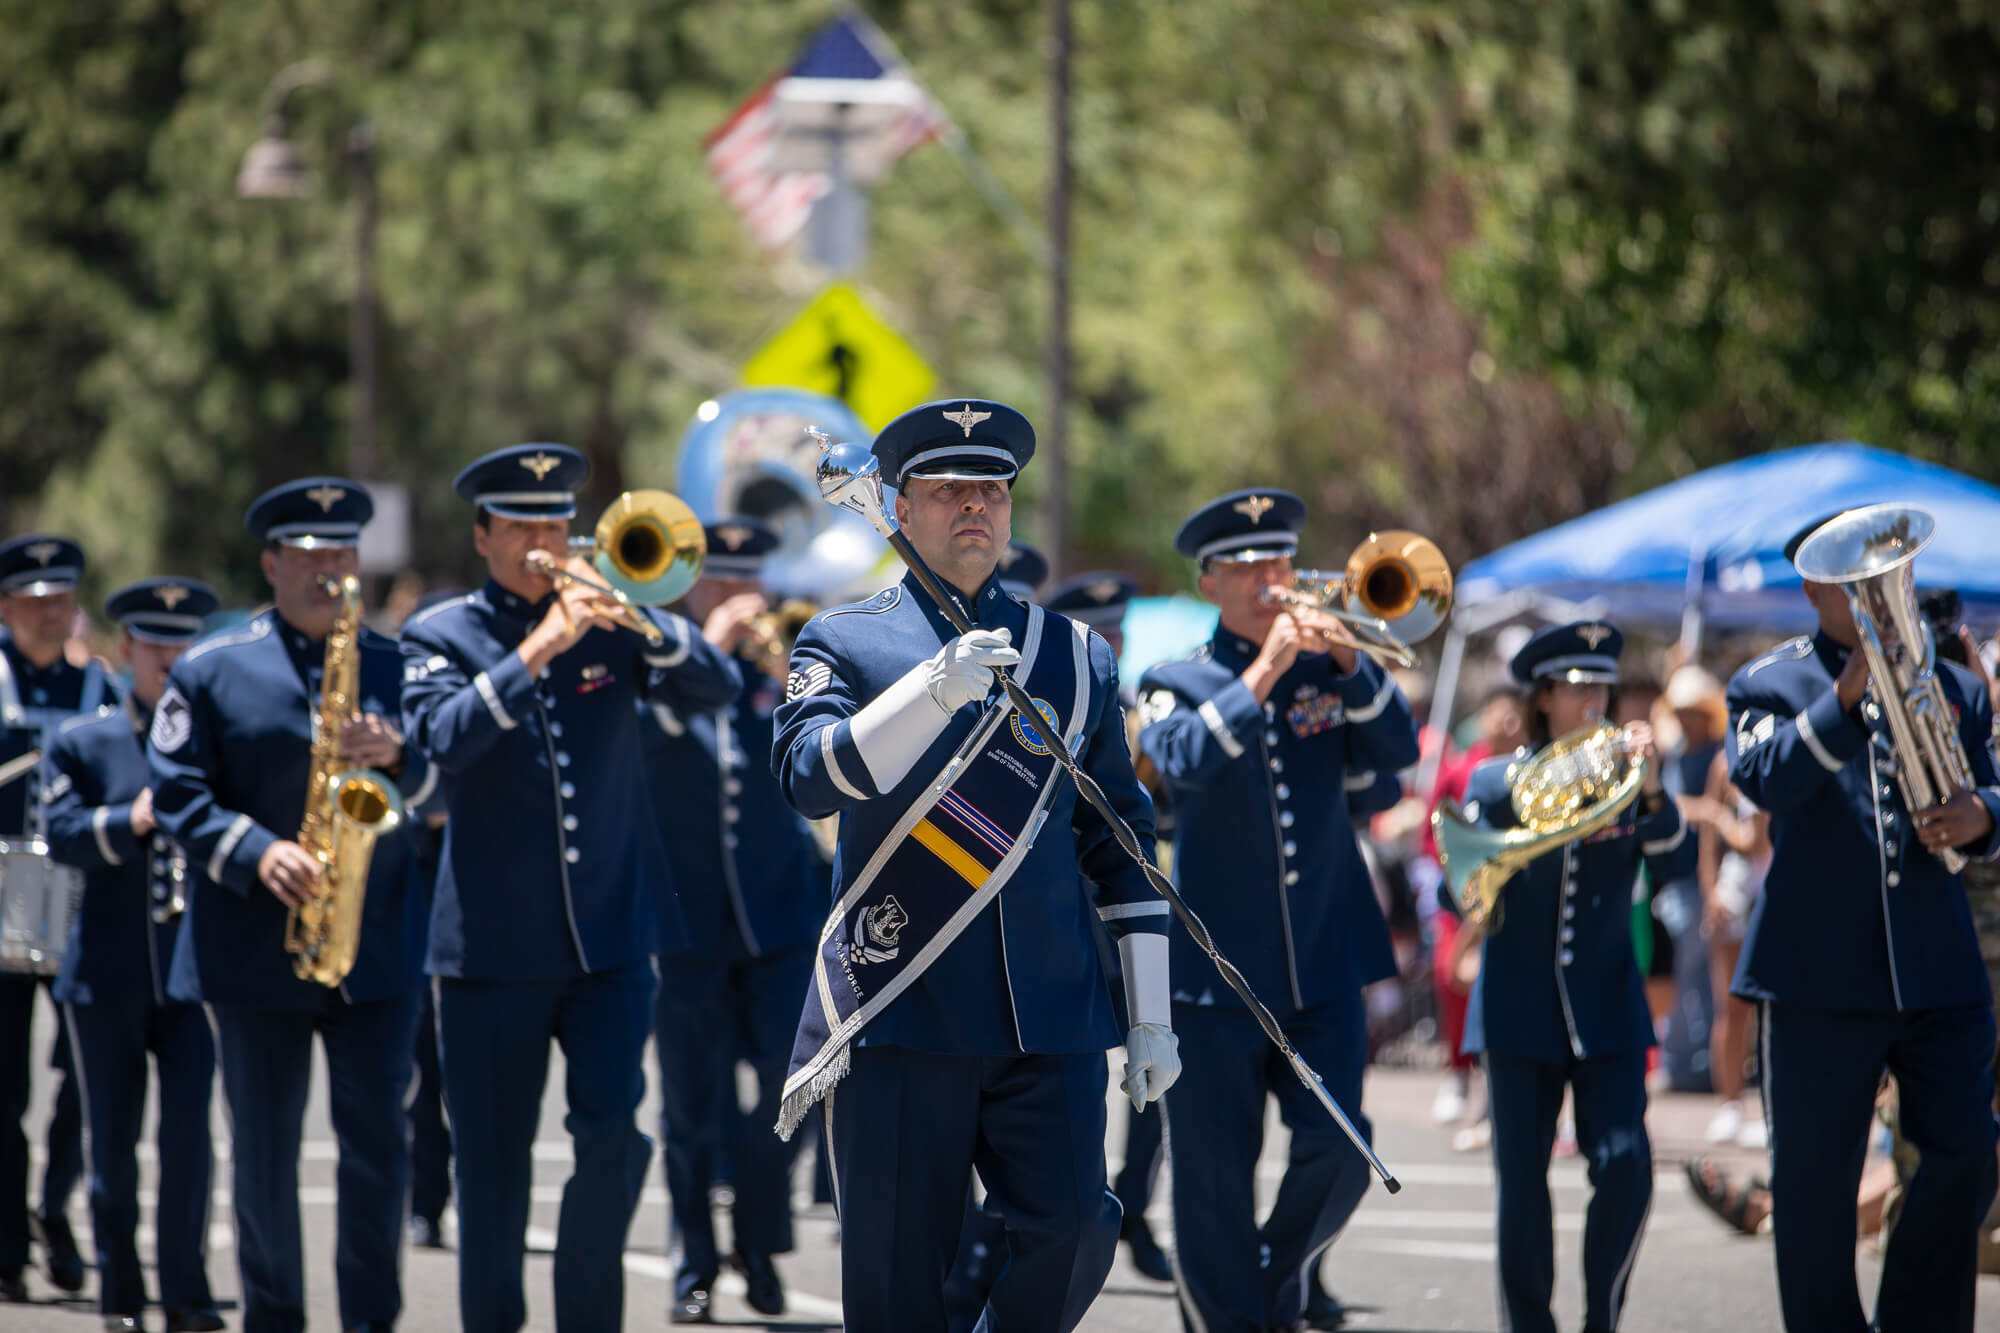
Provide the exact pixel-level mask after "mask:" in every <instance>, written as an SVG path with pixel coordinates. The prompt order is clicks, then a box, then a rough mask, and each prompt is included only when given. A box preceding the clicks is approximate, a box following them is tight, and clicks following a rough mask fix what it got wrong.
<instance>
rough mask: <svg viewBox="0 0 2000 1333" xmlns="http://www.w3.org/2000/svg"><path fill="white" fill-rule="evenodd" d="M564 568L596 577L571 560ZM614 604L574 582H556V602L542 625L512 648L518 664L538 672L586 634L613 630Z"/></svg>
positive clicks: (529, 632)
mask: <svg viewBox="0 0 2000 1333" xmlns="http://www.w3.org/2000/svg"><path fill="white" fill-rule="evenodd" d="M564 568H565V569H568V570H569V571H570V572H571V573H574V574H581V575H583V576H585V577H588V578H591V579H595V578H596V577H597V572H596V571H595V570H593V569H591V567H590V566H589V565H587V564H585V563H584V562H583V561H582V560H580V559H577V558H575V557H572V558H571V559H570V560H569V561H567V562H566V563H565V565H564ZM615 605H616V603H615V602H612V601H611V600H610V599H609V598H607V597H605V595H604V594H603V593H601V592H599V591H598V590H597V589H595V588H588V587H585V586H584V585H583V584H581V583H578V582H575V581H574V580H565V581H564V582H561V583H558V584H557V585H556V599H555V601H554V602H553V603H552V604H551V605H550V606H549V609H548V611H547V612H546V613H545V614H544V615H543V616H542V623H541V624H539V625H537V626H535V627H534V628H533V629H531V630H529V631H528V637H527V638H525V639H523V640H521V646H520V647H519V648H518V649H516V651H517V652H518V653H519V654H520V656H521V661H522V664H523V665H525V666H526V667H527V668H528V670H529V672H531V673H533V672H539V671H540V670H541V669H542V668H543V667H545V666H547V665H548V664H549V663H550V662H552V661H554V660H555V659H556V658H558V657H560V656H562V654H564V653H566V652H568V651H569V650H570V649H572V648H574V647H575V646H576V645H577V644H578V643H579V642H580V641H581V640H582V639H583V636H584V635H586V634H588V633H590V631H592V630H594V629H615V628H617V625H618V622H617V621H616V620H614V619H612V616H611V612H610V611H609V610H608V608H610V607H612V606H615Z"/></svg>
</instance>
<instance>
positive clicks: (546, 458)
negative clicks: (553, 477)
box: [521, 453, 562, 481]
mask: <svg viewBox="0 0 2000 1333" xmlns="http://www.w3.org/2000/svg"><path fill="white" fill-rule="evenodd" d="M521 466H522V467H524V468H526V469H528V471H530V472H532V473H534V474H535V480H536V481H542V480H544V479H546V478H547V477H548V475H549V473H551V472H554V471H555V470H556V469H557V468H559V467H561V466H562V459H560V458H557V457H556V456H555V455H554V454H547V453H534V454H529V455H528V456H527V457H526V458H524V459H522V460H521Z"/></svg>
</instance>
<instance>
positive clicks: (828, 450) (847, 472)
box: [806, 426, 1403, 1194]
mask: <svg viewBox="0 0 2000 1333" xmlns="http://www.w3.org/2000/svg"><path fill="white" fill-rule="evenodd" d="M806 433H807V434H808V435H811V436H812V437H813V438H814V439H815V440H817V441H819V447H820V457H819V468H818V471H817V477H818V481H819V493H820V496H821V498H823V499H824V500H825V501H826V502H827V503H828V504H831V505H838V506H839V507H840V508H842V509H847V510H851V511H853V512H854V513H857V514H859V515H861V517H863V518H865V519H867V520H868V522H869V524H870V525H872V526H873V527H874V529H875V531H877V532H879V533H881V534H882V536H883V538H884V539H885V540H886V541H887V542H888V543H889V545H890V546H892V547H894V548H895V551H896V554H897V555H899V556H901V557H902V559H903V563H904V564H906V565H908V566H909V567H910V572H911V573H913V574H915V575H916V576H917V582H918V583H920V584H922V585H923V589H924V591H925V592H926V593H927V594H929V596H930V599H931V600H932V601H933V602H936V603H937V606H938V610H940V611H942V612H943V613H944V615H945V618H946V619H947V620H949V621H951V624H952V628H954V629H956V630H957V631H958V632H959V633H960V634H969V633H971V631H972V625H971V624H970V622H968V621H967V620H966V618H965V613H964V612H962V611H960V610H959V608H958V602H957V600H956V599H955V598H953V597H952V596H951V595H950V594H949V593H947V592H946V591H945V590H944V588H943V586H942V585H940V584H939V583H938V581H937V575H935V574H933V573H931V571H930V567H929V566H928V565H926V564H925V563H924V558H923V557H922V556H920V555H918V554H917V548H916V547H914V546H912V545H910V539H909V538H908V537H905V536H904V535H903V534H902V532H901V531H899V530H898V529H897V527H896V525H895V524H894V523H891V522H890V521H889V515H888V513H887V512H886V511H885V510H884V508H883V506H882V469H881V464H880V463H879V462H878V461H877V460H876V458H875V456H874V455H873V454H871V453H869V452H868V451H867V450H866V449H864V448H862V447H861V446H860V445H858V444H835V443H834V441H833V438H832V437H831V436H829V435H828V434H827V433H826V432H825V431H822V430H818V429H816V428H814V427H811V426H808V427H806ZM993 674H994V675H995V676H998V677H999V678H1000V684H1001V686H1002V687H1003V688H1005V689H1006V691H1007V699H1008V701H1009V702H1010V703H1012V704H1013V705H1014V707H1015V709H1016V710H1017V711H1019V713H1020V714H1021V716H1022V717H1030V718H1032V717H1039V716H1040V714H1039V713H1038V712H1037V711H1036V709H1035V705H1034V701H1033V700H1031V699H1029V698H1028V693H1027V691H1026V690H1023V689H1022V688H1021V686H1020V685H1019V683H1017V682H1016V681H1015V679H1014V678H1013V677H1012V676H1010V675H1008V674H1007V673H1006V672H1005V671H995V672H994V673H993ZM1049 752H1050V753H1051V754H1053V755H1054V756H1055V757H1056V761H1057V762H1058V763H1060V764H1061V765H1062V766H1063V771H1064V772H1065V773H1067V774H1069V776H1070V780H1071V781H1072V782H1074V783H1076V789H1077V791H1078V792H1079V793H1081V794H1082V796H1083V799H1084V800H1086V801H1088V802H1090V805H1091V808H1092V809H1094V810H1096V811H1097V813H1098V814H1099V815H1100V816H1101V817H1102V818H1103V820H1104V823H1105V826H1106V827H1108V828H1109V829H1110V830H1111V833H1112V836H1114V837H1116V838H1117V839H1118V845H1119V846H1120V847H1123V848H1124V849H1125V854H1126V855H1127V856H1129V857H1131V858H1132V859H1133V860H1134V861H1135V862H1137V863H1138V865H1139V868H1140V869H1142V870H1144V871H1145V872H1146V879H1147V882H1149V883H1150V884H1152V886H1153V887H1154V888H1156V889H1158V890H1159V891H1160V896H1161V897H1162V898H1165V899H1166V900H1167V903H1168V904H1169V905H1170V906H1171V907H1172V908H1173V909H1174V915H1176V916H1178V917H1179V918H1180V919H1181V924H1182V925H1184V926H1186V927H1187V930H1188V934H1189V935H1191V936H1193V937H1194V942H1195V944H1196V945H1197V946H1199V947H1200V949H1201V951H1202V952H1203V953H1205V954H1207V955H1208V960H1209V961H1210V962H1211V963H1213V964H1215V970H1216V971H1217V972H1220V973H1221V974H1222V979H1223V980H1224V981H1226V982H1228V983H1229V989H1231V990H1233V991H1235V992H1236V994H1237V996H1238V997H1239V998H1240V999H1241V1000H1242V1001H1243V1003H1244V1006H1245V1007H1246V1008H1248V1009H1249V1010H1250V1012H1251V1014H1252V1015H1254V1016H1255V1017H1256V1019H1257V1025H1258V1026H1259V1027H1261V1028H1263V1029H1264V1035H1265V1036H1267V1037H1269V1038H1270V1039H1271V1044H1272V1045H1273V1046H1276V1047H1277V1048H1278V1053H1279V1054H1280V1055H1282V1056H1284V1057H1285V1061H1286V1063H1287V1064H1289V1065H1291V1067H1292V1073H1293V1074H1295V1075H1296V1076H1297V1077H1298V1080H1299V1082H1300V1083H1303V1084H1304V1085H1305V1087H1306V1091H1308V1092H1310V1093H1311V1094H1312V1095H1313V1096H1315V1097H1317V1098H1318V1099H1319V1104H1320V1105H1321V1106H1324V1107H1325V1108H1326V1113H1327V1114H1328V1115H1330V1116H1332V1117H1333V1119H1334V1123H1335V1124H1337V1125H1339V1126H1340V1128H1341V1130H1342V1132H1344V1133H1345V1134H1346V1135H1347V1139H1348V1142H1350V1143H1352V1144H1353V1145H1354V1148H1355V1151H1357V1152H1359V1153H1360V1154H1361V1155H1362V1156H1363V1157H1365V1158H1367V1159H1368V1165H1369V1167H1370V1169H1372V1170H1373V1171H1374V1172H1375V1174H1376V1175H1377V1176H1379V1177H1381V1179H1382V1186H1383V1188H1385V1189H1387V1190H1388V1191H1389V1193H1391V1194H1395V1193H1397V1192H1398V1191H1399V1190H1401V1189H1402V1188H1403V1185H1402V1182H1401V1181H1399V1180H1397V1179H1396V1177H1394V1176H1393V1175H1391V1174H1389V1168H1388V1167H1387V1166H1385V1165H1383V1163H1382V1159H1381V1158H1380V1157H1378V1156H1376V1154H1375V1149H1374V1148H1372V1147H1371V1146H1369V1143H1368V1140H1367V1139H1365V1138H1363V1137H1362V1136H1361V1132H1360V1131H1359V1130H1357V1129H1355V1128H1354V1122H1353V1121H1352V1120H1349V1119H1348V1118H1347V1113H1346V1112H1345V1111H1343V1110H1341V1109H1340V1103H1339V1102H1336V1101H1335V1100H1334V1099H1333V1094H1332V1093H1330V1092H1328V1091H1327V1090H1326V1083H1325V1081H1324V1080H1323V1079H1321V1078H1320V1076H1319V1075H1318V1074H1317V1073H1315V1072H1314V1071H1313V1067H1312V1066H1311V1065H1309V1064H1307V1063H1306V1062H1305V1057H1304V1056H1302V1055H1300V1054H1299V1053H1298V1051H1297V1050H1295V1049H1293V1047H1292V1043H1291V1041H1290V1040H1289V1039H1288V1038H1286V1036H1285V1032H1284V1029H1283V1028H1281V1027H1279V1026H1278V1020H1277V1019H1275V1018H1273V1017H1272V1016H1271V1011H1270V1010H1269V1009H1266V1008H1265V1007H1264V1003H1263V1001H1261V1000H1259V999H1258V998H1257V997H1256V995H1255V994H1253V993H1252V992H1251V990H1250V983H1249V982H1247V981H1245V980H1244V979H1243V974H1242V973H1241V972H1238V971H1237V970H1236V965H1235V964H1234V963H1232V962H1230V961H1229V960H1228V959H1227V958H1224V957H1223V956H1222V954H1221V952H1220V951H1219V950H1217V949H1216V947H1215V940H1214V939H1213V938H1212V937H1211V936H1210V935H1209V933H1208V927H1207V926H1204V925H1203V924H1202V923H1201V918H1200V917H1198V916H1196V915H1195V914H1194V912H1193V911H1192V910H1191V909H1190V908H1189V907H1188V905H1187V903H1186V902H1184V901H1183V900H1182V898H1181V895H1180V891H1179V890H1177V889H1175V888H1174V884H1173V881H1172V880H1170V879H1168V878H1167V877H1166V875H1164V874H1162V873H1161V871H1160V868H1159V867H1158V866H1156V865H1154V864H1153V863H1152V861H1150V860H1149V859H1147V856H1146V853H1145V850H1144V849H1143V848H1141V847H1140V846H1139V839H1138V837H1137V835H1135V834H1134V833H1133V832H1132V829H1131V827H1130V826H1129V825H1127V824H1126V822H1125V821H1124V820H1123V819H1121V818H1119V816H1118V812H1117V811H1115V810H1113V809H1112V808H1111V802H1109V801H1107V800H1106V799H1105V798H1104V791H1103V789H1102V788H1100V787H1099V786H1098V785H1097V780H1096V779H1095V778H1092V777H1091V776H1090V774H1088V773H1086V772H1084V771H1083V769H1082V768H1080V767H1079V766H1078V765H1077V762H1076V760H1075V758H1074V757H1072V756H1071V754H1070V752H1069V747H1068V746H1066V745H1063V744H1061V743H1060V741H1058V742H1057V743H1056V744H1053V745H1051V746H1050V747H1049Z"/></svg>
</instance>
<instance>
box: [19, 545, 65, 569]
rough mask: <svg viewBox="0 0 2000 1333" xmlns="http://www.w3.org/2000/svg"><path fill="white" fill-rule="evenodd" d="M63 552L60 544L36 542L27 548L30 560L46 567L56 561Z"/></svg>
mask: <svg viewBox="0 0 2000 1333" xmlns="http://www.w3.org/2000/svg"><path fill="white" fill-rule="evenodd" d="M61 550H62V545H61V544H60V543H58V542H36V543H35V544H34V545H33V546H30V547H28V548H27V552H28V558H29V559H30V560H32V561H34V562H35V563H36V564H38V565H46V564H47V563H49V561H51V560H53V559H55V558H56V555H57V553H58V552H60V551H61Z"/></svg>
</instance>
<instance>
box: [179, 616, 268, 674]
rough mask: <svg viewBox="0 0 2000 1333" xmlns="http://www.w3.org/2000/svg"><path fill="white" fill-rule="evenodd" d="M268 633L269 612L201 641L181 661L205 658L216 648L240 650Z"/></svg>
mask: <svg viewBox="0 0 2000 1333" xmlns="http://www.w3.org/2000/svg"><path fill="white" fill-rule="evenodd" d="M270 632H271V616H270V613H269V612H265V613H264V614H262V615H259V616H257V617H255V618H253V619H252V620H251V621H250V622H249V623H248V624H245V625H242V626H240V627H238V628H236V629H231V630H223V631H221V632H220V633H218V634H216V635H214V636H213V637H211V638H206V639H203V640H202V641H201V642H200V643H197V644H196V645H195V646H194V647H192V648H190V649H188V650H187V655H186V656H185V657H183V658H182V659H181V660H182V661H184V662H192V661H195V660H196V659H198V658H202V657H205V656H207V655H208V654H209V653H212V652H214V651H216V650H217V649H218V648H240V647H242V646H243V645H244V644H246V643H255V642H256V641H257V640H259V639H261V638H263V637H264V636H265V635H267V634H269V633H270Z"/></svg>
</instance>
